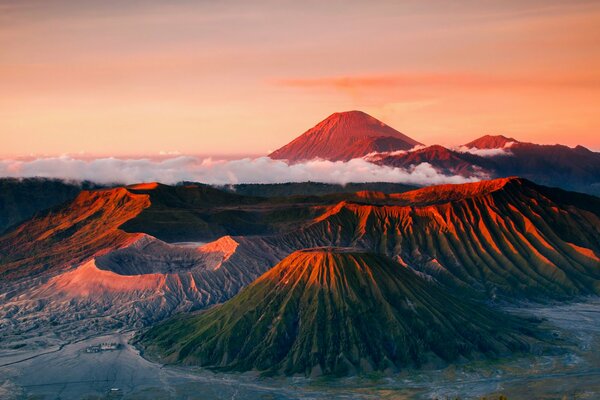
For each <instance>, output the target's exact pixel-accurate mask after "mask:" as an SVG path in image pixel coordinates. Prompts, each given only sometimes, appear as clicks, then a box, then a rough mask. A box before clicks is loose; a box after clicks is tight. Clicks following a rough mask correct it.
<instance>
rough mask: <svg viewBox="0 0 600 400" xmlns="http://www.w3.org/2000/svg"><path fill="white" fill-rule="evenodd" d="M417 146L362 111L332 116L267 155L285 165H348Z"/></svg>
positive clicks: (416, 143)
mask: <svg viewBox="0 0 600 400" xmlns="http://www.w3.org/2000/svg"><path fill="white" fill-rule="evenodd" d="M420 144H421V143H419V142H417V141H416V140H413V139H411V138H409V137H408V136H406V135H404V134H402V133H400V132H398V131H397V130H395V129H394V128H392V127H390V126H388V125H386V124H384V123H383V122H381V121H379V120H378V119H376V118H373V117H372V116H370V115H368V114H366V113H364V112H362V111H347V112H340V113H335V114H332V115H330V116H329V117H327V118H326V119H325V120H323V121H321V122H319V123H318V124H317V125H316V126H315V127H313V128H311V129H309V130H308V131H306V132H305V133H303V134H302V135H301V136H299V137H298V138H296V139H294V140H293V141H292V142H290V143H289V144H287V145H285V146H283V147H282V148H280V149H278V150H276V151H274V152H273V153H271V154H269V157H271V158H273V159H282V160H287V161H289V162H299V161H303V160H312V159H323V160H330V161H348V160H351V159H353V158H360V157H363V156H365V155H367V154H369V153H372V152H383V151H396V150H409V149H411V148H413V147H415V146H417V145H420Z"/></svg>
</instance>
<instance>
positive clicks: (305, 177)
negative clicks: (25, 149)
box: [0, 156, 484, 185]
mask: <svg viewBox="0 0 600 400" xmlns="http://www.w3.org/2000/svg"><path fill="white" fill-rule="evenodd" d="M0 176H3V177H16V178H28V177H43V178H59V179H66V180H78V181H83V180H88V181H92V182H96V183H100V184H113V183H117V184H132V183H139V182H151V181H158V182H162V183H165V184H175V183H178V182H181V181H194V182H202V183H207V184H215V185H228V184H236V183H284V182H306V181H313V182H325V183H339V184H346V183H349V182H396V183H406V184H414V185H434V184H442V183H465V182H472V181H477V180H479V179H481V178H484V177H483V176H481V177H471V178H465V177H462V176H459V175H444V174H441V173H439V172H438V171H436V170H435V169H434V168H433V167H432V166H431V165H430V164H428V163H422V164H419V165H416V166H414V167H411V168H409V169H402V168H395V167H388V166H380V165H375V164H373V163H370V162H368V161H366V160H364V159H354V160H350V161H347V162H341V161H337V162H332V161H324V160H315V161H307V162H304V163H298V164H292V165H288V164H287V163H285V162H283V161H279V160H272V159H270V158H268V157H260V158H244V159H240V160H214V159H212V158H198V157H191V156H178V157H172V158H167V159H162V160H152V159H148V158H143V159H119V158H112V157H110V158H97V159H91V160H82V159H77V158H74V157H69V156H63V157H51V158H38V159H34V160H0Z"/></svg>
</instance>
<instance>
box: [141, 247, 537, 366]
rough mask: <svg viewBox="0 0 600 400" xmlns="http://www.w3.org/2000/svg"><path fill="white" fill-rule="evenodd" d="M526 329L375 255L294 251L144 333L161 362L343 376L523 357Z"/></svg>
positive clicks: (326, 250)
mask: <svg viewBox="0 0 600 400" xmlns="http://www.w3.org/2000/svg"><path fill="white" fill-rule="evenodd" d="M528 330H529V324H528V323H525V322H524V321H521V320H518V319H515V318H513V317H508V316H506V315H503V314H500V313H498V312H496V311H492V310H490V309H487V308H484V307H483V306H480V305H477V304H474V303H472V302H469V301H466V300H463V299H460V298H458V297H455V296H453V295H451V294H450V293H448V292H446V291H445V290H443V289H442V288H440V287H437V286H436V285H435V284H432V283H431V282H428V281H426V280H425V279H423V278H421V277H419V276H418V275H417V274H415V273H414V272H412V271H411V270H410V269H408V268H405V267H403V266H401V265H400V264H397V263H395V262H393V261H391V260H389V259H386V258H384V257H382V256H378V255H374V254H368V253H363V252H360V251H359V252H357V251H356V250H354V249H338V248H319V249H310V250H303V251H298V252H295V253H293V254H291V255H290V256H288V257H286V258H285V259H284V260H283V261H281V262H280V263H279V264H278V265H276V266H275V267H274V268H273V269H271V270H270V271H269V272H267V273H265V274H264V275H263V276H261V277H260V278H259V279H258V280H256V281H255V282H254V283H252V284H251V285H250V286H249V287H248V288H246V289H244V290H243V291H242V292H241V293H240V294H238V295H237V296H235V297H234V298H233V299H231V300H229V301H228V302H226V303H225V304H223V305H220V306H217V307H214V308H212V309H210V310H208V311H205V312H202V313H200V314H198V315H191V316H185V315H183V316H180V317H178V318H175V319H174V320H172V321H167V322H166V323H164V324H162V325H159V326H157V327H155V328H152V329H151V330H150V331H149V332H148V333H146V334H144V335H143V337H142V341H141V343H142V345H143V346H144V347H145V349H146V351H147V352H149V353H150V354H153V355H155V356H160V360H161V362H168V363H183V364H193V365H200V366H204V367H211V368H217V369H225V370H239V371H247V370H258V371H261V372H266V373H279V372H282V373H285V374H287V375H294V374H304V375H313V376H314V375H323V374H324V375H338V376H339V375H348V374H354V373H357V372H371V371H392V372H393V371H397V370H400V369H403V368H405V367H419V366H422V365H424V364H430V365H431V364H434V365H435V364H438V365H439V364H441V363H444V362H450V361H454V360H456V359H457V358H459V357H466V358H470V357H479V356H480V355H482V354H483V355H485V356H493V357H494V356H498V355H500V354H506V353H512V352H514V351H524V350H527V349H528V341H529V340H531V338H530V337H528V335H526V334H524V333H523V332H526V331H528Z"/></svg>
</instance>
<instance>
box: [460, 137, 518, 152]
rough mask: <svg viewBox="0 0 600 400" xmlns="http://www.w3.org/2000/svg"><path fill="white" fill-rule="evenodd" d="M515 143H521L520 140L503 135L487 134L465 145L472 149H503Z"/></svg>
mask: <svg viewBox="0 0 600 400" xmlns="http://www.w3.org/2000/svg"><path fill="white" fill-rule="evenodd" d="M513 143H519V141H518V140H516V139H513V138H511V137H506V136H503V135H485V136H482V137H480V138H479V139H475V140H473V141H472V142H469V143H467V144H465V145H464V146H465V147H467V148H470V149H472V148H477V149H502V148H504V147H508V146H510V145H511V144H513Z"/></svg>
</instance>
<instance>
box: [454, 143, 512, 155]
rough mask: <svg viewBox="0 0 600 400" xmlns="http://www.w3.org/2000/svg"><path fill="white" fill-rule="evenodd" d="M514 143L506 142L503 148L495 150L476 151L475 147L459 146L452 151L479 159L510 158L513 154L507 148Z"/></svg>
mask: <svg viewBox="0 0 600 400" xmlns="http://www.w3.org/2000/svg"><path fill="white" fill-rule="evenodd" d="M514 143H515V142H507V143H506V144H505V145H504V147H501V148H496V149H478V148H477V147H466V146H460V147H455V148H454V150H455V151H458V152H459V153H470V154H474V155H476V156H480V157H497V156H512V155H513V153H512V152H511V151H510V150H509V148H510V147H511V146H512V145H513V144H514Z"/></svg>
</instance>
